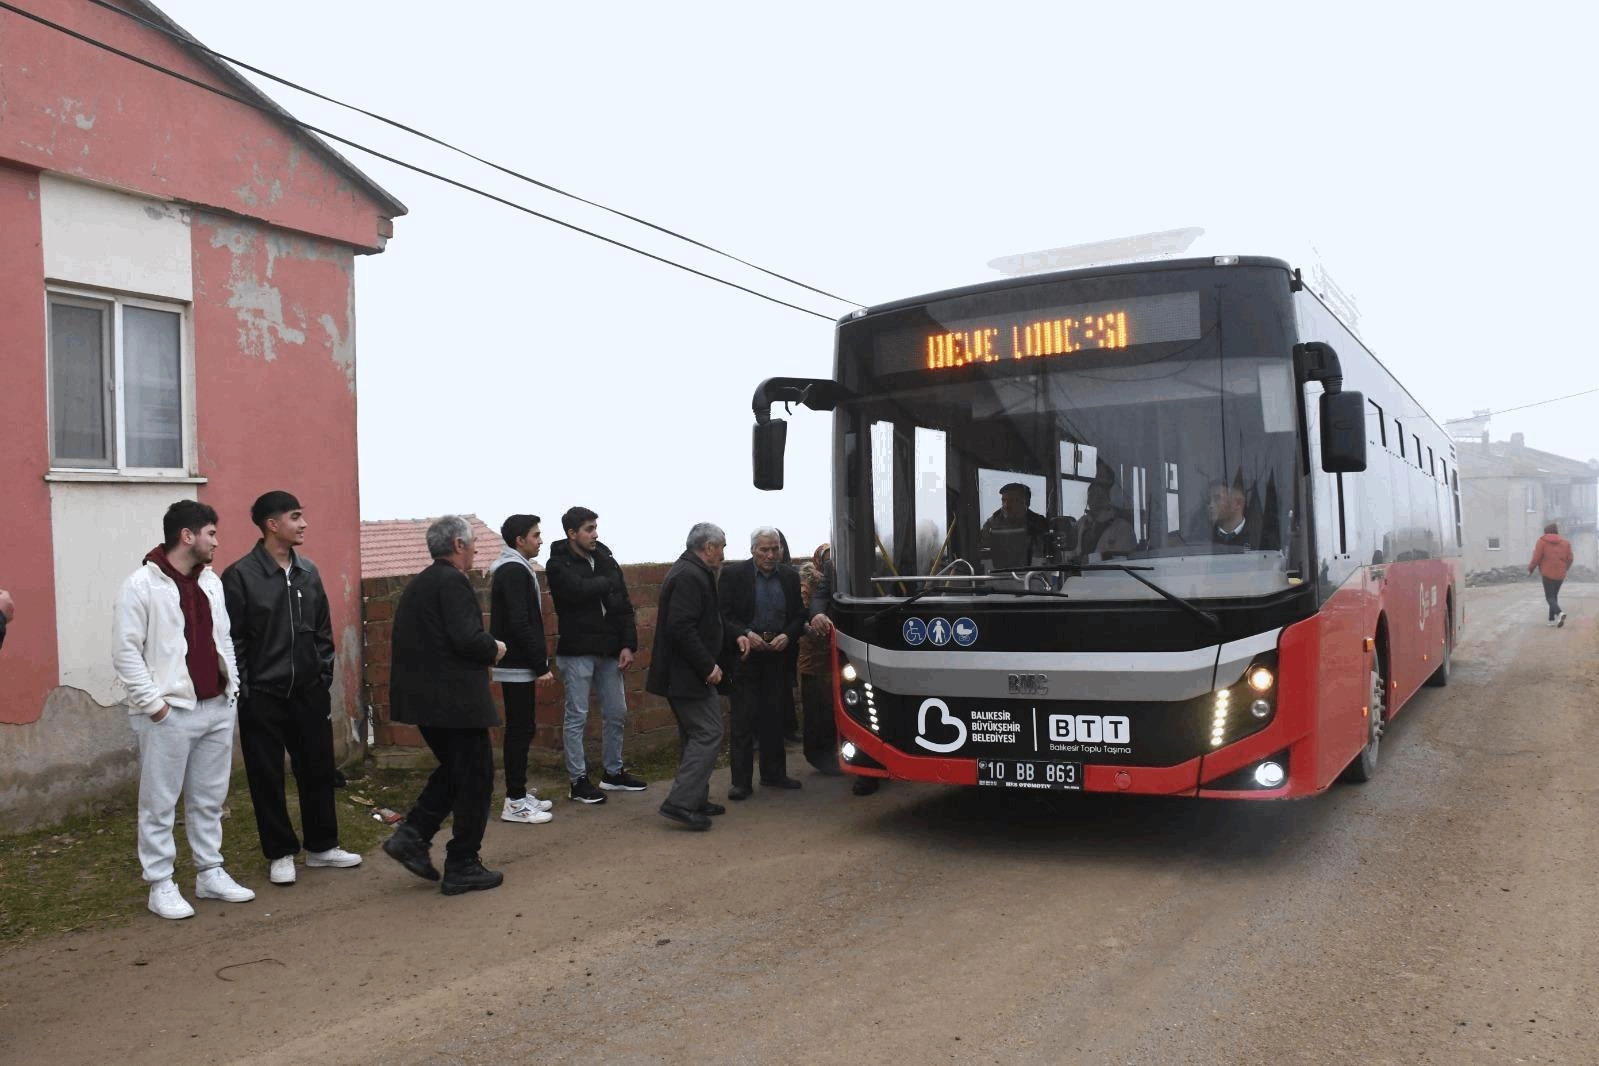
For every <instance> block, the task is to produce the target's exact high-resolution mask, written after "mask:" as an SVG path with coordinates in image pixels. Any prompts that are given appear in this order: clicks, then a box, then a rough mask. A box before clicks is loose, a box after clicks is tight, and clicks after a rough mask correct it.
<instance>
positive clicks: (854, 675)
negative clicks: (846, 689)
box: [838, 663, 861, 684]
mask: <svg viewBox="0 0 1599 1066" xmlns="http://www.w3.org/2000/svg"><path fill="white" fill-rule="evenodd" d="M838 676H839V678H840V679H841V680H843V682H844V683H845V684H849V683H850V682H851V681H859V680H860V678H861V674H860V671H859V670H857V669H855V664H854V663H845V664H844V666H843V668H842V669H840V670H839V672H838Z"/></svg>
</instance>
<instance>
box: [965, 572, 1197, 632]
mask: <svg viewBox="0 0 1599 1066" xmlns="http://www.w3.org/2000/svg"><path fill="white" fill-rule="evenodd" d="M1153 569H1154V567H1152V566H1127V565H1126V564H1124V563H1061V564H1059V565H1058V566H1017V567H1012V568H1010V569H1009V570H995V571H993V572H994V573H996V574H999V573H1009V574H1025V573H1030V572H1039V573H1053V574H1066V575H1068V576H1069V575H1071V574H1086V573H1091V572H1095V571H1104V570H1119V571H1120V572H1122V573H1124V574H1126V575H1128V576H1129V577H1131V578H1132V579H1133V580H1134V581H1137V582H1138V583H1139V584H1140V585H1143V586H1144V587H1145V588H1148V589H1150V590H1151V591H1152V592H1154V593H1156V594H1157V595H1159V596H1160V597H1161V598H1162V599H1164V600H1166V601H1168V602H1170V603H1174V604H1176V605H1177V606H1178V607H1181V608H1182V609H1183V610H1184V611H1186V612H1188V613H1189V614H1191V615H1193V616H1194V617H1195V618H1197V619H1199V620H1200V621H1201V622H1204V623H1205V624H1206V625H1208V626H1209V627H1210V628H1211V629H1214V630H1218V631H1219V630H1220V629H1221V627H1222V626H1221V619H1220V618H1218V617H1216V613H1215V612H1214V611H1207V610H1205V609H1203V608H1201V607H1196V606H1194V605H1193V604H1192V603H1189V602H1188V601H1187V600H1185V599H1183V598H1182V597H1181V596H1179V595H1177V594H1176V593H1175V592H1169V591H1167V590H1166V589H1163V588H1161V587H1160V586H1159V585H1157V584H1155V583H1154V582H1153V581H1151V580H1149V579H1148V578H1147V577H1145V576H1144V575H1143V574H1142V573H1140V572H1139V571H1149V570H1153ZM1023 594H1025V593H1023ZM1033 595H1038V593H1033Z"/></svg>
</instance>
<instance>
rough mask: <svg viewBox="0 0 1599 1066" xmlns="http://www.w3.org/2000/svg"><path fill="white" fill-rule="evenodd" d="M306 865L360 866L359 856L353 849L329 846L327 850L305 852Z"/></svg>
mask: <svg viewBox="0 0 1599 1066" xmlns="http://www.w3.org/2000/svg"><path fill="white" fill-rule="evenodd" d="M305 864H306V865H307V866H337V867H340V868H343V867H346V866H360V865H361V856H359V855H357V854H356V853H355V852H353V851H345V850H344V849H343V848H329V849H328V850H327V851H308V852H306V853H305Z"/></svg>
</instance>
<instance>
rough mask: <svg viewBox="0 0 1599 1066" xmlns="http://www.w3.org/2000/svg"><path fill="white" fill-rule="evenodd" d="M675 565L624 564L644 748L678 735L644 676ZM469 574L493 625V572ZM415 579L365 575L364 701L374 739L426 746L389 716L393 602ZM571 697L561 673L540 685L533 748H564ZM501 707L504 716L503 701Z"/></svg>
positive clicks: (633, 695) (634, 716)
mask: <svg viewBox="0 0 1599 1066" xmlns="http://www.w3.org/2000/svg"><path fill="white" fill-rule="evenodd" d="M669 569H671V564H669V563H648V564H641V565H635V566H624V567H622V572H623V574H624V575H625V577H626V580H627V590H628V594H629V595H630V596H631V597H632V600H633V609H634V611H635V612H636V614H637V623H638V640H639V648H638V655H637V657H636V658H635V659H634V660H633V668H632V669H631V670H629V671H628V672H627V673H626V674H624V675H622V676H623V683H624V686H625V687H626V690H627V744H628V746H632V744H633V743H634V741H635V740H638V741H639V742H640V743H641V744H642V746H643V747H645V748H649V747H654V746H655V745H657V744H663V743H665V742H667V741H668V740H671V741H675V740H676V739H677V723H676V721H675V720H674V719H673V718H672V711H671V708H670V707H668V706H667V703H666V700H665V699H663V698H662V697H660V696H653V695H651V694H649V693H647V692H645V691H644V677H645V673H646V672H647V671H648V669H649V665H650V647H651V646H652V645H653V643H654V641H655V601H656V599H657V597H658V596H659V593H660V591H661V582H662V581H663V580H664V579H665V578H666V572H667V570H669ZM468 576H469V577H470V578H471V579H472V586H473V587H474V588H475V589H477V593H478V602H479V604H481V605H482V608H483V624H484V626H485V627H487V626H488V622H489V619H488V610H489V577H488V574H486V573H484V572H482V571H479V570H474V571H472V572H471V573H470V574H469V575H468ZM410 580H411V579H410V578H409V577H371V578H367V579H365V580H363V581H362V582H361V603H362V608H361V614H362V630H363V641H364V643H365V656H364V662H365V672H366V676H365V679H364V681H365V689H366V702H367V705H368V706H369V707H370V708H371V711H372V722H373V739H374V741H375V742H376V743H377V744H378V745H380V746H398V747H425V745H424V744H423V743H422V735H421V734H420V733H418V732H417V731H416V729H415V728H414V727H412V726H408V725H400V724H396V723H391V722H390V721H389V654H390V646H389V645H390V641H389V626H390V623H391V620H392V619H393V618H394V608H395V605H396V604H398V603H399V602H400V593H401V592H402V591H404V589H405V586H406V584H407V583H409V582H410ZM539 587H540V588H541V589H542V590H543V592H544V633H545V635H546V636H547V637H548V638H549V644H550V650H551V654H552V658H553V653H554V649H555V641H556V637H557V636H558V633H557V629H556V621H555V610H554V608H553V607H552V606H551V600H550V590H549V585H548V583H547V582H546V581H545V580H544V575H543V574H540V575H539ZM552 669H553V662H552ZM490 687H491V688H492V690H493V692H494V701H495V704H496V705H498V704H499V702H500V687H499V686H498V685H492V686H490ZM565 700H566V694H565V693H564V692H563V691H562V688H561V681H560V674H556V680H555V684H554V685H553V686H551V687H550V688H549V689H548V690H544V689H541V690H539V694H538V709H537V712H536V715H535V717H536V720H537V724H538V728H537V731H536V732H535V733H534V736H533V747H534V749H535V750H537V749H540V748H542V749H545V750H551V751H555V750H559V749H560V745H561V715H562V707H563V706H564V704H565ZM591 705H592V704H591ZM501 712H502V716H503V712H504V708H501ZM599 731H600V715H599V708H598V707H597V706H594V709H593V713H591V714H590V715H589V735H590V736H591V737H594V738H596V739H597V738H598V737H599ZM499 732H500V731H499V730H497V729H496V730H494V743H495V746H496V748H497V747H498V745H499V742H500V737H499Z"/></svg>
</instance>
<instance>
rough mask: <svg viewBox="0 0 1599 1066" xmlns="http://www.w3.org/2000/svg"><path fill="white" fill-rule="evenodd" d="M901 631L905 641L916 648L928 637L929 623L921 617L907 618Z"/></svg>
mask: <svg viewBox="0 0 1599 1066" xmlns="http://www.w3.org/2000/svg"><path fill="white" fill-rule="evenodd" d="M900 633H901V635H902V636H904V638H905V643H907V644H909V645H910V646H911V647H913V648H914V647H916V646H917V645H919V644H921V643H922V642H923V641H924V640H926V639H927V623H926V622H923V621H922V620H921V619H920V618H907V619H905V626H904V628H903V629H901V630H900Z"/></svg>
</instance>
